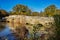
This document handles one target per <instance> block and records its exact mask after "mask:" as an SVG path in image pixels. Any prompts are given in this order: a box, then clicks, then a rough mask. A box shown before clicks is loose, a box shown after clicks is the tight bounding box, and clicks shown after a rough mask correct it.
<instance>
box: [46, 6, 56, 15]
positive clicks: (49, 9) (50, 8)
mask: <svg viewBox="0 0 60 40" xmlns="http://www.w3.org/2000/svg"><path fill="white" fill-rule="evenodd" d="M55 12H56V6H55V5H50V6H48V7H47V8H45V14H46V16H53V15H54V14H55Z"/></svg>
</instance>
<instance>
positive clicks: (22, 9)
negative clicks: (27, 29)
mask: <svg viewBox="0 0 60 40" xmlns="http://www.w3.org/2000/svg"><path fill="white" fill-rule="evenodd" d="M30 13H31V10H30V9H29V8H28V7H27V6H25V5H21V4H17V5H16V6H14V7H13V10H12V13H11V14H18V15H20V14H23V15H28V14H30Z"/></svg>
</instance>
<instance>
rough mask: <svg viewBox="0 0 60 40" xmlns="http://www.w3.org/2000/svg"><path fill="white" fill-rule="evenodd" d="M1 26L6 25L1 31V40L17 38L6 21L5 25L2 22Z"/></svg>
mask: <svg viewBox="0 0 60 40" xmlns="http://www.w3.org/2000/svg"><path fill="white" fill-rule="evenodd" d="M1 26H4V28H2V29H1V31H0V40H16V39H15V37H14V36H13V35H12V32H11V30H10V28H9V27H8V25H7V24H6V23H4V25H2V23H0V28H1Z"/></svg>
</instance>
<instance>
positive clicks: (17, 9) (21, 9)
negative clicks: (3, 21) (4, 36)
mask: <svg viewBox="0 0 60 40" xmlns="http://www.w3.org/2000/svg"><path fill="white" fill-rule="evenodd" d="M2 14H3V16H5V15H6V14H7V15H8V14H9V15H27V16H46V17H49V16H54V15H60V9H58V8H57V7H56V6H55V5H50V6H48V7H46V8H45V9H44V11H41V12H33V11H32V10H31V9H30V8H29V7H27V6H25V5H22V4H17V5H16V6H14V7H13V8H12V11H10V12H6V11H5V10H0V15H2Z"/></svg>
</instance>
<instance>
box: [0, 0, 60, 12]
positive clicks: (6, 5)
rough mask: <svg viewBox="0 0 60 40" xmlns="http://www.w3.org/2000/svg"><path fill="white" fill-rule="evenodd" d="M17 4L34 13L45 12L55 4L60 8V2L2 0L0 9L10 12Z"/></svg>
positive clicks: (59, 0)
mask: <svg viewBox="0 0 60 40" xmlns="http://www.w3.org/2000/svg"><path fill="white" fill-rule="evenodd" d="M16 4H23V5H26V6H28V7H29V8H30V9H31V10H32V11H37V12H40V11H43V10H44V8H46V7H47V6H49V5H51V4H55V5H56V6H57V7H58V8H60V0H0V8H2V9H4V10H6V11H10V10H12V8H13V7H14V6H15V5H16Z"/></svg>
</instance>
